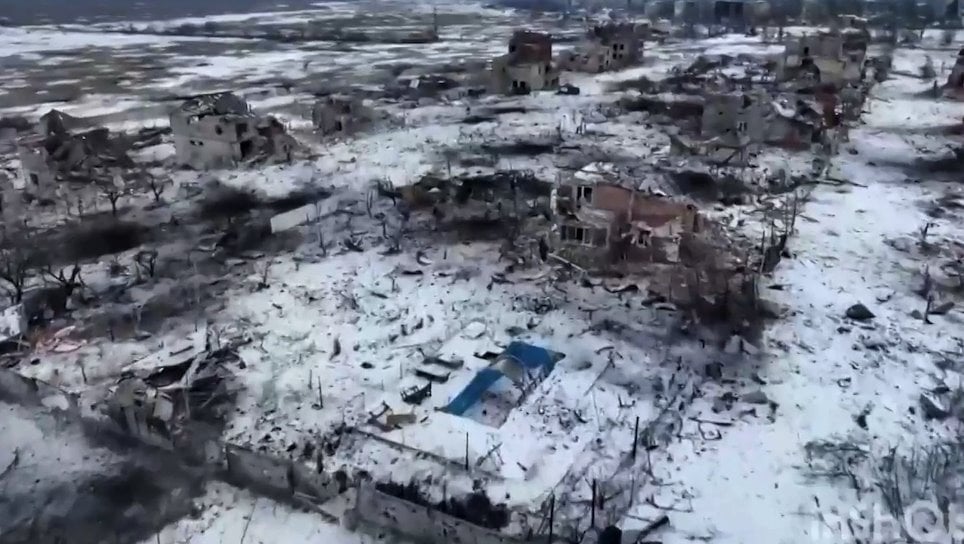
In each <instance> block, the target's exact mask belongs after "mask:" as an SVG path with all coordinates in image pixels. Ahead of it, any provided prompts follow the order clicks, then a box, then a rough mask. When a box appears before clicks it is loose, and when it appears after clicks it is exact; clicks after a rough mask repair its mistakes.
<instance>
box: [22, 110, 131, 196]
mask: <svg viewBox="0 0 964 544" xmlns="http://www.w3.org/2000/svg"><path fill="white" fill-rule="evenodd" d="M49 115H50V114H48V116H49ZM45 117H47V116H45ZM56 119H58V118H57V117H48V119H47V121H46V122H45V121H42V122H41V129H42V130H43V131H44V132H43V133H42V134H38V135H34V136H28V137H25V138H22V139H20V140H19V141H18V142H17V154H18V156H19V158H20V170H21V174H22V176H23V186H24V190H25V191H27V192H28V193H30V194H32V195H34V196H36V197H41V198H48V197H50V196H51V195H52V194H53V192H54V191H55V190H56V183H57V181H83V182H88V181H91V180H92V179H94V178H96V177H99V176H102V175H104V174H105V173H106V172H107V171H108V170H111V169H115V168H117V169H124V168H132V167H133V166H134V162H133V161H132V160H131V159H130V157H128V155H127V152H126V149H125V147H126V145H125V144H124V143H123V142H121V140H120V139H117V138H113V137H112V136H111V134H110V131H108V130H107V129H106V128H98V129H93V130H88V131H86V132H82V133H79V134H72V133H70V132H69V131H68V130H67V128H66V126H65V125H64V124H62V123H60V122H58V121H56Z"/></svg>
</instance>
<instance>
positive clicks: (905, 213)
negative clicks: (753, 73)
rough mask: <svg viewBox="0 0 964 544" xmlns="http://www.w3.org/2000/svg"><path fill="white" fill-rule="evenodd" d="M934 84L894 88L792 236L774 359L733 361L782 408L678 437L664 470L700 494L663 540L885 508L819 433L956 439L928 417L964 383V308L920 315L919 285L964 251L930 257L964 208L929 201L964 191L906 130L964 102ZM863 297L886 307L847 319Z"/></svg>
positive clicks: (777, 529) (780, 276) (724, 538)
mask: <svg viewBox="0 0 964 544" xmlns="http://www.w3.org/2000/svg"><path fill="white" fill-rule="evenodd" d="M920 57H921V55H920V54H919V53H918V52H917V51H913V50H898V52H897V57H896V59H895V60H896V62H897V64H900V63H910V64H913V62H914V60H915V59H919V58H920ZM918 65H919V64H918ZM921 86H924V87H925V88H926V85H924V84H923V83H921V82H919V81H916V80H913V79H908V78H903V77H895V78H894V79H891V80H889V81H887V82H885V83H883V84H882V85H880V86H878V87H877V88H876V89H875V90H874V91H873V99H872V101H871V102H870V104H869V105H868V108H869V110H870V112H869V113H868V114H866V115H865V116H864V121H865V125H863V126H861V127H860V128H858V129H857V130H855V131H853V132H852V133H851V141H852V144H851V145H850V146H848V147H849V148H852V149H854V150H855V154H850V153H848V152H847V151H844V152H843V153H842V154H841V155H840V156H839V157H838V158H837V159H836V166H837V167H838V168H839V171H840V172H841V173H842V175H841V178H842V179H844V180H847V181H848V182H850V183H848V184H846V185H844V186H842V187H840V188H831V187H828V186H824V185H820V186H817V187H815V188H814V189H813V191H812V192H811V193H810V195H809V199H808V202H807V204H806V205H805V207H804V209H803V211H802V214H801V216H800V219H799V220H798V221H797V235H796V236H795V237H794V238H793V240H792V242H791V251H792V253H793V258H791V259H785V260H784V261H783V262H782V263H781V265H780V267H779V268H778V269H777V272H776V273H775V274H774V277H773V278H772V279H771V280H769V281H768V283H769V284H771V285H773V286H774V287H776V286H779V290H776V289H769V290H768V293H767V297H768V298H771V299H773V300H775V301H777V302H779V303H781V304H782V305H784V306H785V308H786V315H785V316H784V317H783V318H781V319H779V320H777V321H776V322H775V323H773V325H772V326H771V327H770V329H769V330H768V332H767V342H766V349H767V352H768V353H767V356H766V358H765V362H764V363H763V364H760V365H759V366H756V365H755V366H754V367H753V368H752V369H750V368H739V367H738V368H733V369H727V370H725V371H724V375H725V376H726V375H732V376H733V377H735V378H736V379H738V380H741V381H750V380H748V377H749V376H750V375H751V371H752V372H753V374H752V375H753V376H756V377H757V378H759V380H758V382H759V383H761V384H765V385H758V386H757V387H760V388H762V390H763V391H764V392H765V394H766V395H767V396H768V397H769V399H770V400H771V401H773V402H775V403H777V405H778V407H777V408H776V414H775V417H774V418H773V419H772V420H761V419H757V418H751V419H750V420H747V419H746V418H745V417H744V416H741V415H740V414H736V413H733V414H725V413H724V414H713V413H710V412H708V415H707V416H706V417H707V418H708V419H725V420H726V421H728V422H731V421H735V424H734V425H733V426H727V427H720V429H721V430H722V438H721V439H720V440H718V441H715V442H705V443H703V444H701V445H695V444H689V443H684V444H681V445H679V446H678V447H676V448H674V449H673V450H671V451H672V456H673V464H672V466H665V467H662V471H663V472H662V475H663V476H664V477H665V478H666V479H668V480H670V481H673V482H674V485H675V486H676V487H677V488H678V490H677V492H676V495H677V496H685V497H687V499H686V501H685V502H686V508H685V509H686V510H687V511H686V512H670V517H671V519H672V520H673V525H674V527H676V528H677V530H674V531H671V532H668V533H667V534H666V535H664V536H663V537H662V540H663V542H667V543H675V542H680V543H682V542H690V541H692V539H693V538H701V539H702V538H707V539H709V540H710V541H712V542H718V543H746V542H763V541H774V542H779V543H781V544H782V543H787V544H790V543H799V542H810V541H819V542H839V541H844V540H843V537H842V536H840V535H839V534H838V535H831V534H829V532H828V530H827V527H826V526H825V525H824V522H823V521H822V520H821V518H820V516H821V515H823V516H830V515H832V513H834V512H839V514H840V515H841V516H847V515H848V514H849V512H850V510H851V508H857V509H858V510H860V511H862V512H869V511H870V510H869V508H868V509H867V510H862V508H864V507H866V506H867V505H868V504H869V503H876V504H877V505H881V504H882V502H881V499H880V498H879V496H875V495H874V493H875V491H874V489H873V487H874V486H873V481H872V480H868V481H865V482H863V489H862V491H863V492H864V493H865V495H864V497H862V498H863V501H864V502H861V501H859V500H858V498H857V495H856V492H855V491H854V489H853V488H852V487H851V485H850V484H849V483H848V482H847V481H846V480H844V481H838V482H836V483H834V484H831V483H827V482H814V481H811V480H810V479H809V478H808V477H807V474H806V472H807V471H806V470H805V467H806V453H805V445H806V444H807V443H808V442H810V441H814V440H831V441H833V440H844V439H848V438H849V439H851V440H853V441H854V443H856V444H858V445H860V446H861V447H863V448H866V450H867V451H871V452H875V453H876V454H882V452H885V451H886V450H887V449H888V448H889V447H896V446H899V447H902V448H912V447H914V446H915V445H918V446H919V445H926V444H930V443H933V442H935V441H937V440H939V439H942V438H944V439H947V438H950V437H952V436H953V433H952V431H951V430H950V428H949V427H948V425H950V424H947V423H935V422H928V421H925V420H924V418H923V415H922V409H921V407H920V404H919V397H920V395H921V393H922V392H923V391H925V390H931V389H934V388H936V387H937V386H938V385H941V384H946V385H947V386H949V387H950V388H951V389H954V388H957V387H959V386H960V376H959V375H958V374H956V373H953V372H945V371H944V370H942V369H941V366H940V363H941V362H942V361H943V360H944V359H945V358H947V357H950V358H954V357H959V356H960V353H961V342H962V330H964V329H962V328H961V322H962V319H961V314H960V313H959V311H958V310H956V309H954V310H952V311H951V312H950V313H949V314H947V315H942V316H932V317H931V318H930V323H929V324H928V323H925V322H924V321H923V320H922V319H921V318H919V317H914V316H911V312H912V311H914V310H918V311H920V312H921V313H923V311H924V308H925V305H926V303H925V301H924V300H923V299H922V297H921V296H919V295H917V294H916V293H915V291H916V290H917V289H919V288H920V286H921V285H922V282H923V280H922V271H923V270H924V269H925V268H926V267H927V266H931V267H933V268H934V269H935V270H936V269H937V265H938V263H939V262H940V261H942V260H945V259H948V258H953V257H952V256H950V255H948V254H947V253H944V254H942V255H933V256H931V257H925V256H922V255H920V251H919V248H918V245H917V244H918V242H917V241H918V240H919V232H920V229H921V228H922V227H923V226H924V225H925V224H927V223H933V226H932V227H931V228H930V230H929V232H930V234H929V240H930V241H931V242H932V243H934V244H938V245H942V246H944V247H945V248H946V249H945V251H952V250H953V247H954V246H953V244H954V243H955V242H956V243H958V244H959V243H960V241H961V239H962V236H964V230H962V228H961V218H960V216H959V215H958V212H956V211H952V212H951V213H950V214H949V215H947V216H944V217H936V218H935V217H934V215H928V214H927V210H928V209H929V208H930V207H931V206H932V205H934V203H935V202H936V201H938V200H939V199H941V198H942V197H945V196H946V195H948V194H950V195H956V197H952V199H951V201H953V198H959V197H960V195H961V190H960V186H958V185H955V184H948V183H945V182H939V181H928V180H927V177H926V175H922V174H913V173H908V172H913V170H914V169H913V167H912V165H913V164H914V162H915V160H916V159H917V158H918V157H919V156H920V155H921V150H922V149H928V148H930V149H932V150H933V149H940V148H941V147H942V146H943V144H944V143H945V142H943V141H942V138H941V137H940V136H936V135H934V136H925V135H906V134H902V130H901V129H902V127H906V126H908V125H913V126H927V125H930V126H934V125H941V124H944V123H946V122H947V119H946V117H945V116H946V115H948V114H949V113H950V112H952V111H953V112H956V113H957V114H958V115H959V114H960V112H961V108H960V106H959V105H955V104H949V103H935V102H933V101H930V100H928V99H919V98H915V97H913V96H911V95H912V94H913V93H916V92H918V91H919V90H920V88H921ZM885 163H886V164H885ZM902 166H904V167H909V170H908V171H907V172H905V171H904V170H902V168H901V167H902ZM958 177H959V174H958ZM918 178H923V179H918ZM897 248H903V250H901V249H897ZM957 248H958V249H957V251H958V252H960V249H959V248H960V246H959V245H958V246H957ZM957 258H960V253H958V257H957ZM935 274H936V272H935ZM856 303H862V304H864V305H866V306H867V307H868V308H869V309H870V310H871V311H872V312H873V313H874V314H875V315H876V317H875V318H874V319H872V320H870V321H868V322H866V323H862V322H855V321H853V320H850V319H847V318H845V317H844V314H845V312H846V310H847V308H848V307H850V306H851V305H853V304H856ZM935 306H936V303H935ZM855 470H856V469H855ZM858 476H861V477H866V475H863V474H860V473H859V472H858ZM821 531H822V532H821Z"/></svg>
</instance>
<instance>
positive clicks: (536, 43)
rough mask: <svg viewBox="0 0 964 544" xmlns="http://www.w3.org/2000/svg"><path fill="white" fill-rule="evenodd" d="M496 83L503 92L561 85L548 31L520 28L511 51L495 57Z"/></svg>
mask: <svg viewBox="0 0 964 544" xmlns="http://www.w3.org/2000/svg"><path fill="white" fill-rule="evenodd" d="M492 86H493V87H494V89H495V91H496V92H499V93H503V94H528V93H529V92H531V91H541V90H546V89H555V88H557V87H558V86H559V69H558V67H557V66H556V64H555V63H554V62H553V60H552V38H551V37H550V36H549V35H548V34H543V33H540V32H532V31H528V30H518V31H516V32H515V33H514V34H513V35H512V37H511V38H510V39H509V52H508V53H507V54H505V55H502V56H500V57H496V58H495V59H493V61H492Z"/></svg>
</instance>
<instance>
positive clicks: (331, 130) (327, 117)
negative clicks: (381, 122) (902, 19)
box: [311, 94, 373, 135]
mask: <svg viewBox="0 0 964 544" xmlns="http://www.w3.org/2000/svg"><path fill="white" fill-rule="evenodd" d="M372 118H373V112H372V111H371V110H370V109H369V108H367V107H365V106H364V104H363V103H362V100H361V99H359V98H355V97H352V96H348V95H342V94H333V95H329V96H327V97H325V98H324V99H322V100H319V101H318V102H316V103H315V105H314V106H313V107H312V109H311V120H312V124H313V125H314V127H315V129H316V130H318V132H320V133H321V134H322V135H331V134H350V133H353V132H355V131H357V130H361V129H363V128H364V127H365V126H367V125H368V124H369V123H370V122H371V121H372Z"/></svg>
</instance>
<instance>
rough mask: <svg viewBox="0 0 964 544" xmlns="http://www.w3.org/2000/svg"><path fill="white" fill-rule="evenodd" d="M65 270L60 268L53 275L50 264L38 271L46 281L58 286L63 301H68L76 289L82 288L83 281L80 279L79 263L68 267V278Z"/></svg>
mask: <svg viewBox="0 0 964 544" xmlns="http://www.w3.org/2000/svg"><path fill="white" fill-rule="evenodd" d="M66 270H67V269H66V268H61V269H60V270H59V271H57V272H56V273H54V270H53V266H51V265H50V264H46V265H44V266H43V267H42V268H41V269H40V272H41V274H42V275H43V277H44V279H45V280H46V281H48V282H49V283H54V284H56V285H58V286H59V289H60V291H61V292H62V294H63V296H64V299H65V300H66V299H69V298H70V297H71V295H73V294H74V291H75V290H76V289H77V288H78V287H82V286H83V285H84V279H83V277H81V269H80V264H79V263H74V264H73V266H71V267H70V276H69V277H68V275H67V274H66Z"/></svg>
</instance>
